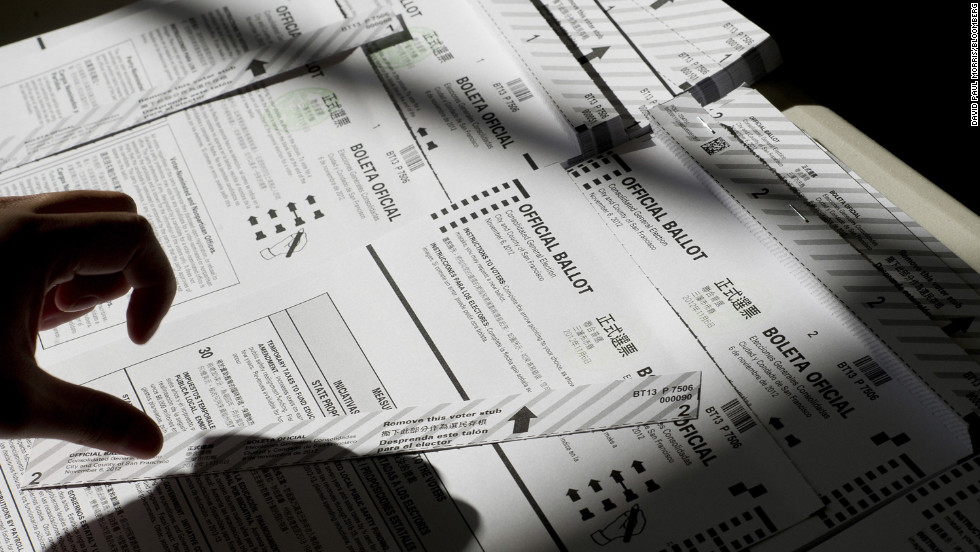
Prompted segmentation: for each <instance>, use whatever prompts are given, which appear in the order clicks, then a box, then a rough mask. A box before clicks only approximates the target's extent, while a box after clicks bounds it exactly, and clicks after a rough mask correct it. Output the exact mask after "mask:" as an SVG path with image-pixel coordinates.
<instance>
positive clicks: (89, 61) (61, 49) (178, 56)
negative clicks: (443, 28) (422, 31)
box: [0, 0, 404, 169]
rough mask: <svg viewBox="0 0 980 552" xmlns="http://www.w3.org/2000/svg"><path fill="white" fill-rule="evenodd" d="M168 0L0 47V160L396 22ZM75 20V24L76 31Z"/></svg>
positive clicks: (120, 125)
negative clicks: (42, 44) (0, 62)
mask: <svg viewBox="0 0 980 552" xmlns="http://www.w3.org/2000/svg"><path fill="white" fill-rule="evenodd" d="M318 4H319V3H318V2H313V1H302V0H294V1H292V2H290V3H289V4H288V5H286V4H283V5H281V6H278V7H276V6H272V5H270V4H269V3H268V2H265V1H263V0H242V1H239V2H235V3H233V4H229V5H226V4H224V3H222V2H220V1H217V0H204V1H202V2H194V3H186V2H170V3H167V4H163V5H156V6H155V7H153V8H147V9H144V10H138V11H135V13H132V14H130V15H128V16H124V17H120V18H118V19H111V18H110V19H109V20H108V21H106V22H104V23H103V24H101V25H98V26H97V27H96V28H94V29H92V28H90V27H83V28H82V29H80V31H81V32H80V33H79V35H78V36H75V37H70V38H65V39H64V40H61V41H58V42H56V43H55V44H52V45H51V46H50V48H47V47H46V48H45V51H41V52H36V53H33V55H31V54H28V55H19V54H21V51H22V48H20V47H18V48H16V49H15V50H14V51H12V52H10V53H7V54H6V55H3V56H2V57H5V58H8V63H6V64H5V67H6V68H7V70H6V71H5V72H4V76H3V79H2V81H0V101H2V102H3V104H4V105H6V106H8V108H7V109H6V110H5V112H4V113H5V125H4V130H3V135H0V169H2V168H12V167H16V166H18V165H21V164H23V163H25V162H28V161H31V160H34V159H40V158H43V157H45V156H48V155H51V154H54V153H57V152H59V151H63V150H65V149H68V148H71V147H73V146H77V145H79V144H83V143H85V142H87V141H90V140H94V139H98V138H101V137H103V136H107V135H109V134H112V133H114V132H116V131H119V130H124V129H126V128H129V127H131V126H134V125H136V124H139V123H142V122H145V121H149V120H152V119H155V118H157V117H160V116H162V115H166V114H167V113H171V112H173V111H176V110H179V109H181V108H185V107H189V106H191V105H194V104H197V103H200V102H202V101H205V100H208V99H211V98H214V97H217V96H219V95H221V94H222V93H225V92H230V91H233V90H235V89H237V88H241V87H243V86H245V85H249V84H252V83H255V82H259V81H261V80H263V79H265V78H267V77H269V76H274V75H277V74H279V73H281V72H284V71H289V70H291V69H295V68H302V67H303V66H304V64H306V63H307V62H313V61H317V60H319V59H321V58H326V57H329V56H331V55H335V54H339V53H342V52H345V51H349V50H352V49H355V48H357V47H359V46H361V45H362V44H365V43H368V42H371V41H374V40H378V39H380V38H384V37H386V36H390V35H393V34H396V33H399V32H403V31H404V29H403V27H402V25H401V22H400V20H399V19H398V18H397V17H396V16H395V15H394V14H393V13H391V10H390V9H388V7H387V6H386V5H379V6H376V7H374V9H372V10H364V11H363V12H362V13H360V14H358V15H355V16H354V17H353V18H351V19H344V18H338V17H337V14H336V11H337V10H336V9H334V10H331V9H320V8H319V6H318ZM86 29H87V32H84V31H85V30H86Z"/></svg>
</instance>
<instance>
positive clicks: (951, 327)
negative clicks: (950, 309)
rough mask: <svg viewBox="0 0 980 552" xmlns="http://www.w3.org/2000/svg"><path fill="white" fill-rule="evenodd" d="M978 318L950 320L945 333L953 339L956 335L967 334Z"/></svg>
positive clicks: (944, 329) (944, 328) (944, 327)
mask: <svg viewBox="0 0 980 552" xmlns="http://www.w3.org/2000/svg"><path fill="white" fill-rule="evenodd" d="M974 320H976V318H950V319H949V324H947V325H946V326H943V333H945V334H946V335H948V336H950V337H953V334H956V333H966V330H968V329H970V325H971V324H973V321H974Z"/></svg>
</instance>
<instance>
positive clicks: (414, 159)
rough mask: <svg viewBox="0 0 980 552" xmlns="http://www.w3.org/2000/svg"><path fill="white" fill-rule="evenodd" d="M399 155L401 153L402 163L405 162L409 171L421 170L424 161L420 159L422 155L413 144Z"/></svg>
mask: <svg viewBox="0 0 980 552" xmlns="http://www.w3.org/2000/svg"><path fill="white" fill-rule="evenodd" d="M399 153H401V155H402V161H404V162H405V165H406V166H407V167H408V170H409V171H414V170H418V169H421V168H422V167H423V166H424V165H425V161H424V160H423V159H422V154H421V153H419V150H418V148H416V147H415V144H410V145H409V146H408V147H407V148H404V149H402V150H401V151H400V152H399Z"/></svg>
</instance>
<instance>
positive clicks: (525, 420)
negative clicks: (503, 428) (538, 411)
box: [510, 406, 537, 433]
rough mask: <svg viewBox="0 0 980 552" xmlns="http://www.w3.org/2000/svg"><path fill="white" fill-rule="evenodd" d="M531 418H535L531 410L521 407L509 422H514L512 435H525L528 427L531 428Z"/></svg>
mask: <svg viewBox="0 0 980 552" xmlns="http://www.w3.org/2000/svg"><path fill="white" fill-rule="evenodd" d="M531 418H537V416H536V415H535V414H534V412H531V409H530V408H528V407H526V406H522V407H521V409H520V410H518V411H517V414H514V415H513V416H511V418H510V420H511V421H512V422H514V433H527V430H528V428H529V427H531Z"/></svg>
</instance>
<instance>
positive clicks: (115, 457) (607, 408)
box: [23, 372, 701, 489]
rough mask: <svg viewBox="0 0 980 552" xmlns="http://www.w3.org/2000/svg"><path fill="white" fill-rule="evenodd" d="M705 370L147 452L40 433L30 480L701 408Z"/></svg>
mask: <svg viewBox="0 0 980 552" xmlns="http://www.w3.org/2000/svg"><path fill="white" fill-rule="evenodd" d="M700 394H701V372H683V373H674V374H665V375H660V376H652V377H649V378H646V379H644V380H642V381H639V382H638V381H636V380H617V381H614V382H611V383H595V384H587V385H578V386H575V387H571V388H567V389H561V390H548V391H542V392H536V393H521V394H517V395H509V396H506V397H502V398H496V399H494V398H487V399H473V400H469V401H458V402H449V403H442V404H438V405H430V406H412V407H406V408H400V409H394V410H382V411H379V412H369V413H362V414H352V415H348V416H338V417H333V418H326V419H315V420H306V421H303V422H286V423H274V424H270V425H266V426H263V427H255V426H246V427H236V428H226V429H211V430H204V431H182V432H176V433H170V434H167V435H166V436H165V438H164V444H163V450H162V451H161V452H160V454H159V455H157V456H156V457H154V458H151V459H148V460H141V459H137V458H132V457H129V456H125V455H122V454H116V453H112V452H104V451H101V450H97V449H92V448H89V447H85V446H82V445H78V444H75V443H69V442H64V441H57V440H54V439H38V440H37V442H35V444H34V448H33V449H32V453H31V460H30V462H29V463H28V465H27V469H26V472H25V473H26V477H25V478H24V479H23V481H24V488H25V489H37V488H49V487H60V486H74V485H86V484H99V483H112V482H120V481H141V480H147V479H159V478H162V477H167V476H174V475H191V474H201V473H215V472H228V471H240V470H253V469H259V468H268V467H279V466H288V465H296V464H311V463H316V462H326V461H334V460H342V459H345V458H352V457H361V456H374V455H380V454H394V453H400V452H424V451H434V450H440V449H448V448H456V447H463V446H471V445H481V444H489V443H499V442H504V441H515V440H523V439H532V438H536V437H547V436H551V435H567V434H571V433H582V432H586V431H597V430H607V429H614V428H619V427H628V426H636V425H645V424H655V423H664V422H670V421H675V420H682V419H693V418H696V417H697V414H698V405H699V399H700Z"/></svg>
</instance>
